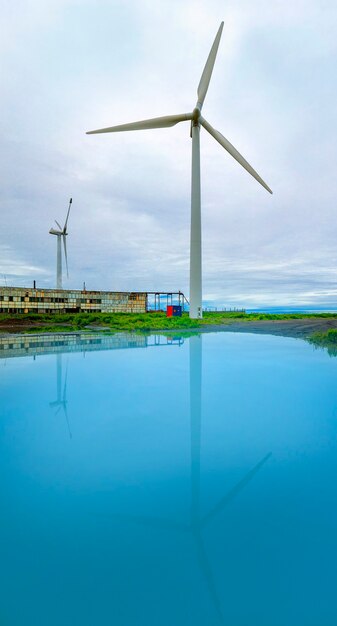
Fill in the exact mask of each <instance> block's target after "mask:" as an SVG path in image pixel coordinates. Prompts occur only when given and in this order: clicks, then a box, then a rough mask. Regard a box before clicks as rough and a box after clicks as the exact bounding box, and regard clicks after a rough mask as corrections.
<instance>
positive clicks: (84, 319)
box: [0, 311, 337, 332]
mask: <svg viewBox="0 0 337 626" xmlns="http://www.w3.org/2000/svg"><path fill="white" fill-rule="evenodd" d="M326 317H337V314H336V313H307V314H302V313H289V314H288V313H285V314H276V313H244V312H239V311H226V312H205V313H204V317H203V319H202V320H191V319H190V318H189V316H188V314H187V313H184V314H183V315H182V317H170V318H168V317H166V314H165V313H142V314H138V313H60V314H38V313H28V314H17V315H10V314H0V331H1V325H2V324H5V323H6V322H7V323H8V322H9V321H10V322H11V323H13V324H14V326H15V327H16V329H17V330H18V331H19V330H20V327H21V325H22V330H23V331H25V332H27V331H26V330H25V324H27V322H28V323H29V322H31V323H32V324H34V328H31V329H29V332H61V331H74V330H83V329H85V328H86V327H88V326H97V327H100V326H101V327H105V328H109V330H111V331H153V330H175V329H176V330H179V329H182V330H183V329H186V330H188V329H191V330H192V329H196V328H202V327H203V326H207V325H210V324H214V325H220V326H221V325H227V324H229V323H230V322H234V321H238V322H245V323H246V322H247V323H249V322H250V321H258V320H291V319H303V318H326ZM329 332H330V331H329ZM332 332H334V331H332Z"/></svg>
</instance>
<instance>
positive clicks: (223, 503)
mask: <svg viewBox="0 0 337 626" xmlns="http://www.w3.org/2000/svg"><path fill="white" fill-rule="evenodd" d="M270 457H271V452H269V454H266V456H265V457H263V459H262V460H261V461H259V463H257V465H255V467H253V469H251V470H250V471H249V472H248V474H246V476H244V478H242V479H241V480H240V481H239V482H238V483H237V484H236V485H235V486H234V487H233V488H232V489H231V490H230V491H229V492H228V493H227V494H226V495H225V496H224V497H223V498H221V500H220V502H218V504H217V505H216V506H215V507H214V508H213V509H212V510H211V511H210V512H209V513H207V515H205V516H204V518H203V519H202V522H201V526H202V527H204V526H206V525H207V524H208V523H209V522H210V521H211V520H212V519H213V518H214V517H215V516H216V515H218V513H220V511H222V509H224V508H225V506H226V505H227V504H229V502H230V501H231V500H233V498H235V496H237V494H238V493H240V491H241V490H242V489H244V487H246V486H247V485H248V483H249V482H250V481H251V480H252V479H253V478H254V476H255V474H257V472H258V471H259V470H260V469H261V467H262V465H264V464H265V463H266V462H267V461H268V459H269V458H270Z"/></svg>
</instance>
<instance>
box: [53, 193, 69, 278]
mask: <svg viewBox="0 0 337 626" xmlns="http://www.w3.org/2000/svg"><path fill="white" fill-rule="evenodd" d="M72 201H73V199H72V198H70V200H69V208H68V213H67V217H66V221H65V222H64V226H63V228H62V226H61V225H60V224H59V223H58V222H57V221H56V220H55V223H56V224H57V226H58V227H59V230H56V229H55V228H51V229H50V231H49V234H50V235H56V237H57V260H56V289H62V250H61V237H62V239H63V247H64V257H65V260H66V268H67V277H68V278H69V272H68V257H67V242H66V236H67V235H68V232H67V225H68V218H69V213H70V207H71V204H72Z"/></svg>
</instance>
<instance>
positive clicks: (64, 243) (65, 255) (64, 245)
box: [62, 233, 69, 278]
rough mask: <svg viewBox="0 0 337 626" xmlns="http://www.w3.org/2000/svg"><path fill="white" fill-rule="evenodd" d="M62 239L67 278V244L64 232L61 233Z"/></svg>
mask: <svg viewBox="0 0 337 626" xmlns="http://www.w3.org/2000/svg"><path fill="white" fill-rule="evenodd" d="M62 239H63V247H64V257H65V260H66V268H67V277H68V278H69V272H68V256H67V244H66V235H65V234H64V233H63V234H62Z"/></svg>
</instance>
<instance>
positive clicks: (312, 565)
mask: <svg viewBox="0 0 337 626" xmlns="http://www.w3.org/2000/svg"><path fill="white" fill-rule="evenodd" d="M102 341H103V344H102V345H97V348H100V349H99V350H97V351H95V350H94V347H95V346H91V348H90V351H88V350H85V351H84V349H81V346H79V347H76V346H75V348H74V346H73V347H72V348H71V352H68V351H67V350H68V347H67V345H64V346H63V347H62V346H61V347H60V346H58V347H55V350H56V351H58V354H56V353H53V346H51V347H49V348H48V349H46V353H45V354H38V355H37V356H36V354H35V352H34V350H35V348H34V347H33V348H32V349H31V350H27V354H26V356H21V357H17V358H15V357H14V356H10V357H9V358H4V355H2V358H0V398H1V405H0V406H1V409H0V411H1V418H0V441H1V448H0V452H1V454H0V476H1V479H0V480H1V505H2V506H1V511H0V530H1V532H0V538H1V559H0V589H1V603H0V624H1V626H96V625H97V626H107V625H114V626H180V625H181V626H192V625H193V626H199V625H200V626H201V625H203V626H204V625H209V626H213V625H214V626H216V625H218V624H228V625H229V626H255V625H256V626H330V625H331V626H336V623H337V597H336V583H337V565H336V563H337V532H336V531H337V489H336V478H337V385H336V377H337V358H336V359H335V358H332V357H329V356H328V354H327V353H326V352H324V351H323V350H314V349H313V347H312V346H310V345H309V344H307V343H306V342H304V341H302V340H294V339H289V338H282V337H274V336H261V335H252V334H242V335H240V334H238V333H223V334H222V333H212V334H208V333H207V334H204V335H202V336H200V335H195V336H193V337H191V338H185V339H184V338H182V339H181V340H180V341H177V340H176V341H172V339H171V338H169V339H166V338H165V337H161V338H158V337H148V338H141V339H137V338H136V339H135V340H134V342H132V341H129V342H128V340H127V339H125V338H123V337H122V338H121V341H120V342H119V344H118V348H119V349H106V350H104V349H103V348H104V339H103V340H102ZM66 343H67V342H66V341H65V344H66ZM128 343H129V344H131V345H133V346H134V347H127V346H128ZM135 346H136V347H135ZM110 347H111V346H110ZM107 348H109V346H107ZM69 349H70V347H69ZM48 352H49V353H48Z"/></svg>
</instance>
